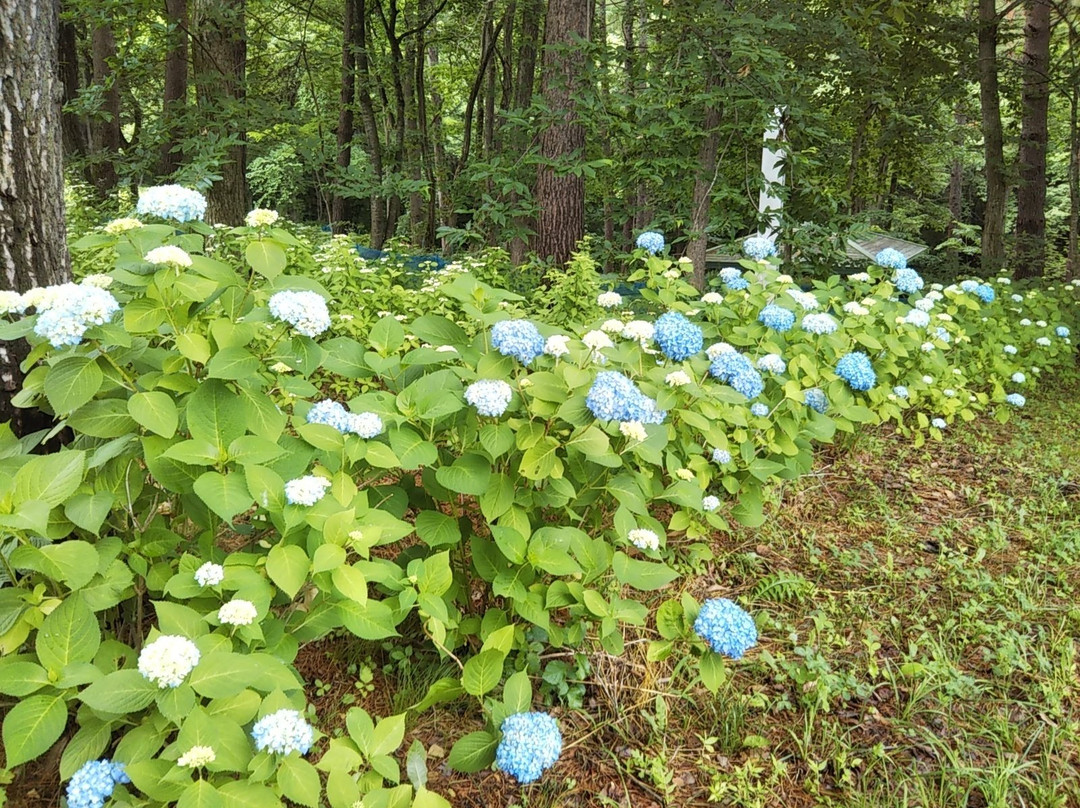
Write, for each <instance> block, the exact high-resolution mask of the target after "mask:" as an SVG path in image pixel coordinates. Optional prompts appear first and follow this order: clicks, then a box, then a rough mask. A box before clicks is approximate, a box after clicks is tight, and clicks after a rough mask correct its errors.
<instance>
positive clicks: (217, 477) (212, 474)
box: [195, 471, 252, 522]
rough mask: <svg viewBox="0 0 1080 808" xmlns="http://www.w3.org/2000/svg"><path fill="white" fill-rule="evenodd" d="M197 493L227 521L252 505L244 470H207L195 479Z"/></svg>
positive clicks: (207, 505) (211, 508)
mask: <svg viewBox="0 0 1080 808" xmlns="http://www.w3.org/2000/svg"><path fill="white" fill-rule="evenodd" d="M195 493H196V494H197V495H198V496H199V499H201V500H202V501H203V502H205V503H206V507H208V508H209V509H210V510H212V511H213V512H214V513H216V514H217V515H218V516H220V517H221V518H222V519H224V520H225V521H226V522H230V521H232V518H233V517H234V516H236V515H237V514H238V513H242V512H243V511H246V510H247V509H248V508H250V507H251V505H252V498H251V494H250V493H249V492H248V488H247V481H246V480H245V479H244V473H243V472H242V471H234V472H232V473H231V474H219V473H218V472H216V471H207V472H205V473H203V474H202V475H201V476H200V477H199V479H197V480H196V481H195Z"/></svg>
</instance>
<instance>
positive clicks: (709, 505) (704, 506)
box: [701, 494, 720, 513]
mask: <svg viewBox="0 0 1080 808" xmlns="http://www.w3.org/2000/svg"><path fill="white" fill-rule="evenodd" d="M719 507H720V497H714V496H713V495H712V494H709V495H708V496H704V497H702V498H701V510H703V511H705V512H706V513H712V512H713V511H715V510H716V509H717V508H719Z"/></svg>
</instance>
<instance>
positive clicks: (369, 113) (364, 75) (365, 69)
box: [356, 0, 386, 250]
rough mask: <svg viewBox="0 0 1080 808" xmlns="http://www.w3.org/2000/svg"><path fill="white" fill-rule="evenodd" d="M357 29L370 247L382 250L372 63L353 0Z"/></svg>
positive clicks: (363, 7) (362, 1)
mask: <svg viewBox="0 0 1080 808" xmlns="http://www.w3.org/2000/svg"><path fill="white" fill-rule="evenodd" d="M356 13H357V19H358V24H359V28H358V29H357V35H358V40H357V47H356V70H357V74H358V75H357V81H358V90H359V93H358V96H359V98H358V100H359V102H360V122H361V123H362V124H363V127H364V139H365V141H366V142H367V153H368V160H369V161H370V163H371V174H372V180H373V182H374V183H375V190H374V191H372V194H371V246H372V247H374V248H375V249H376V250H379V249H382V245H383V242H385V241H386V200H385V199H384V198H383V196H382V193H381V191H380V189H381V186H382V182H383V163H382V143H381V141H380V139H379V123H378V121H377V120H376V119H375V105H374V103H373V102H372V99H371V89H372V86H373V79H372V74H371V60H370V59H369V58H368V45H367V43H368V29H367V2H366V0H356Z"/></svg>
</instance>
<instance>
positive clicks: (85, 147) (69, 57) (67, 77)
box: [60, 21, 90, 158]
mask: <svg viewBox="0 0 1080 808" xmlns="http://www.w3.org/2000/svg"><path fill="white" fill-rule="evenodd" d="M60 80H61V83H62V84H63V87H64V97H63V103H64V104H65V105H66V104H69V103H71V102H72V101H74V100H75V99H76V98H78V97H79V88H80V87H81V86H82V83H81V82H80V81H79V47H78V36H77V33H76V31H75V25H74V23H72V22H70V21H65V22H61V23H60ZM61 128H62V130H63V142H64V155H65V156H66V157H72V156H74V157H79V158H85V157H86V155H87V153H88V152H89V151H90V126H89V124H88V123H87V120H86V117H85V116H83V115H76V114H75V113H70V112H65V113H63V115H62V116H61Z"/></svg>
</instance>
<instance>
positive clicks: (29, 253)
mask: <svg viewBox="0 0 1080 808" xmlns="http://www.w3.org/2000/svg"><path fill="white" fill-rule="evenodd" d="M58 13H59V2H56V1H55V0H0V266H2V267H3V273H4V276H3V288H4V289H14V290H16V291H20V292H24V291H26V290H27V289H31V288H33V287H35V286H47V285H49V284H56V283H63V282H65V281H67V280H70V278H71V268H70V265H69V262H68V254H67V248H66V244H65V225H64V174H63V157H62V136H61V124H60V100H61V98H62V97H63V88H62V86H61V83H60V81H59V80H58V74H57V70H56V64H57V59H58V54H57V44H58V41H59V36H58V34H59V22H58ZM27 350H28V348H27V343H26V342H25V341H23V340H15V341H12V342H3V343H0V422H3V421H8V420H10V421H11V422H12V427H13V429H15V431H16V433H18V434H22V435H25V434H28V433H29V432H32V431H34V430H36V429H41V428H44V427H47V426H48V425H49V423H50V421H49V419H48V417H47V416H43V415H42V414H41V413H40V412H38V411H36V410H34V411H30V410H18V409H14V408H13V407H12V406H11V398H12V396H13V395H15V393H17V392H18V391H19V389H20V388H21V387H22V380H23V374H22V371H21V370H20V369H19V363H20V362H21V361H22V360H23V359H24V358H25V357H26V354H27Z"/></svg>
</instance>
